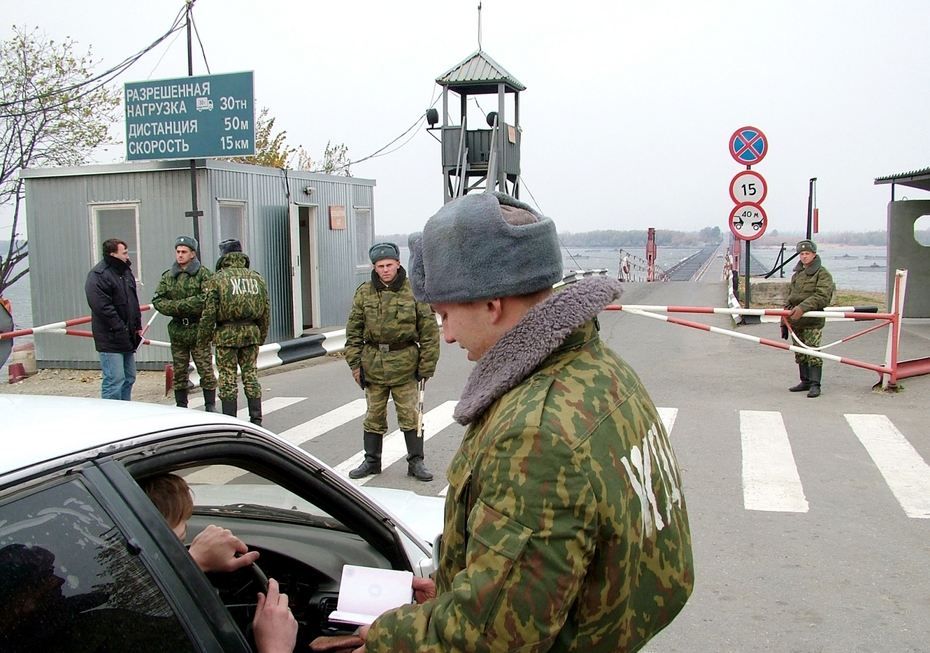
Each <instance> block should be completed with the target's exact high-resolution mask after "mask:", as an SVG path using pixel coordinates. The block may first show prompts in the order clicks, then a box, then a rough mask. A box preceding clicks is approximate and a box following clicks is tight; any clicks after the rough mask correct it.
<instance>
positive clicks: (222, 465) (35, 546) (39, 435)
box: [0, 395, 443, 653]
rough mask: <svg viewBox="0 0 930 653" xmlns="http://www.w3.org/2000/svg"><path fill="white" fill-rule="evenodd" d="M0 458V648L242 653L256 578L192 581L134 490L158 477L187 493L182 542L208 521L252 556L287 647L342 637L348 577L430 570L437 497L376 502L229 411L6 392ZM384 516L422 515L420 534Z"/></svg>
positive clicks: (175, 542)
mask: <svg viewBox="0 0 930 653" xmlns="http://www.w3.org/2000/svg"><path fill="white" fill-rule="evenodd" d="M0 451H2V452H3V454H2V456H0V611H2V612H0V614H4V615H6V617H4V618H3V619H0V624H2V625H0V650H2V651H14V650H17V651H18V650H29V651H32V650H35V651H40V650H41V651H57V650H78V649H80V650H84V649H85V648H86V649H87V650H94V651H110V650H121V651H122V650H132V651H149V650H152V651H241V652H242V653H246V652H247V651H249V650H250V649H249V643H248V641H249V640H248V630H249V624H250V622H251V619H252V613H253V609H254V606H255V602H256V594H257V592H258V591H259V586H260V577H261V575H260V573H259V572H256V571H255V570H254V569H252V568H250V567H247V568H245V569H242V570H239V571H237V572H234V573H231V574H211V575H210V577H209V578H207V576H205V575H204V574H203V573H201V572H200V570H199V568H198V567H197V566H196V565H195V564H194V562H193V560H192V558H191V557H190V556H189V555H188V554H187V552H186V550H185V548H184V546H183V545H182V543H181V541H180V540H179V539H178V538H177V536H176V535H175V534H174V532H173V531H172V529H171V527H170V526H169V525H168V523H167V522H166V521H165V520H164V518H163V517H162V516H161V514H160V513H159V512H158V511H157V509H156V508H155V506H154V505H153V504H152V503H151V501H149V499H148V497H147V496H146V495H145V493H144V492H143V491H142V490H141V488H140V487H139V485H138V484H137V480H142V479H144V478H146V477H149V476H152V475H154V474H161V473H164V472H174V473H177V474H179V475H181V476H184V477H185V478H186V480H187V481H188V483H189V484H190V486H191V488H192V490H193V494H194V501H195V512H194V516H193V517H192V518H191V520H190V521H189V522H188V529H187V538H188V540H190V539H192V538H193V537H194V535H196V534H197V533H198V532H200V531H201V530H202V529H203V528H205V527H206V526H207V525H208V524H216V525H218V526H222V527H224V528H229V529H230V530H232V532H233V533H234V534H235V535H237V536H238V537H239V538H241V539H242V540H243V541H244V542H245V543H246V544H247V545H248V547H249V549H250V550H252V549H256V550H258V551H259V552H260V557H259V560H258V567H260V569H261V571H263V572H264V574H265V575H266V576H268V577H272V578H275V579H277V580H278V582H279V583H280V585H281V591H283V592H285V593H287V595H288V598H289V600H290V604H291V608H292V611H293V613H294V616H295V617H296V618H297V621H298V623H299V632H298V643H297V648H296V649H295V650H307V644H308V643H309V642H310V641H312V640H313V639H314V638H316V637H317V636H319V635H323V634H338V633H344V632H347V631H346V628H347V627H346V626H342V625H339V624H337V623H331V622H330V621H329V620H328V615H329V613H330V612H332V611H333V610H334V609H335V607H336V599H337V596H338V593H339V581H340V578H341V574H342V568H343V566H344V565H346V564H354V565H363V566H369V567H379V568H384V569H396V570H405V571H411V572H413V573H414V574H416V575H420V576H425V575H428V574H429V573H431V572H432V571H433V569H434V563H433V556H432V550H433V544H434V542H435V538H436V536H438V535H439V533H440V532H441V528H442V503H443V500H442V499H439V498H433V497H423V496H419V495H416V494H414V493H412V492H406V491H401V490H381V491H380V492H378V493H377V494H378V497H379V500H375V499H374V498H373V497H372V495H373V494H375V492H368V491H367V490H366V491H363V490H362V489H360V488H359V487H356V486H355V485H353V484H352V483H350V482H349V481H348V480H346V479H345V478H344V477H342V476H340V475H339V474H338V473H336V472H335V471H333V470H332V469H331V468H330V467H328V466H327V465H325V464H324V463H322V462H321V461H319V460H317V459H316V458H314V457H313V456H311V455H310V454H308V453H307V452H305V451H303V450H301V449H298V448H297V447H294V446H293V445H291V444H290V443H288V442H286V441H285V440H283V439H282V438H279V437H278V436H276V435H274V434H272V433H270V432H268V431H266V430H264V429H262V428H260V427H256V426H254V425H252V424H249V423H246V422H243V421H240V420H238V419H235V418H232V417H227V416H225V415H221V414H217V413H206V412H200V411H193V410H184V409H178V408H174V407H168V406H160V405H154V404H145V403H133V402H122V401H106V400H100V399H76V398H67V397H49V396H43V397H38V396H36V397H31V396H23V395H0ZM392 507H393V508H397V512H398V513H399V512H406V513H407V514H409V515H414V516H416V523H417V526H416V530H415V529H414V528H413V527H410V526H407V525H405V523H404V522H403V521H402V520H401V517H399V516H398V514H397V513H395V512H394V511H392V510H391V508H392ZM417 531H419V532H417ZM22 606H26V607H25V608H23V607H22ZM98 641H99V642H100V644H99V647H98V646H97V645H94V646H91V645H89V644H88V642H98Z"/></svg>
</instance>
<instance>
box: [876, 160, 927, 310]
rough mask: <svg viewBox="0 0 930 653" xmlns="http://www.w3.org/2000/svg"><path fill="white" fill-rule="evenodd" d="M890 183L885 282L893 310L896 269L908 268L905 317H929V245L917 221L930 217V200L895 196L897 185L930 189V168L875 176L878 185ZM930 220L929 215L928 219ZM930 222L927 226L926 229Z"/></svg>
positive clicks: (924, 189)
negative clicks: (919, 233)
mask: <svg viewBox="0 0 930 653" xmlns="http://www.w3.org/2000/svg"><path fill="white" fill-rule="evenodd" d="M881 184H890V185H891V201H890V202H889V203H888V276H887V279H886V281H885V287H886V289H887V293H888V294H887V297H888V304H889V307H888V308H889V310H890V304H891V298H892V294H893V291H894V271H895V270H899V269H901V270H907V271H908V284H907V291H906V294H905V298H904V308H903V312H902V315H903V317H921V318H926V317H930V284H928V283H926V280H927V279H930V247H928V246H926V245H922V244H921V243H919V242H918V241H917V239H916V238H915V235H914V229H915V225H916V223H917V221H918V220H919V219H920V218H921V217H923V216H930V199H919V200H912V199H907V198H902V199H900V200H898V199H896V198H895V189H896V187H897V186H906V187H908V188H916V189H919V190H922V191H930V168H924V169H923V170H917V171H914V172H903V173H900V174H896V175H888V176H886V177H878V178H877V179H875V185H881ZM928 220H930V218H928ZM928 227H930V225H924V226H923V228H924V229H927V228H928Z"/></svg>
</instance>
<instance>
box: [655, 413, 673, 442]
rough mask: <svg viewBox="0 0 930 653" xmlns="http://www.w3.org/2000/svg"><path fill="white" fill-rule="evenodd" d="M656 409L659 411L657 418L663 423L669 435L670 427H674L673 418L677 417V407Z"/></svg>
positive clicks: (670, 433) (670, 432)
mask: <svg viewBox="0 0 930 653" xmlns="http://www.w3.org/2000/svg"><path fill="white" fill-rule="evenodd" d="M656 410H657V411H659V419H661V420H662V423H663V424H664V425H665V432H666V433H668V434H669V436H671V435H672V429H673V428H675V419H676V418H677V417H678V409H677V408H661V407H657V408H656Z"/></svg>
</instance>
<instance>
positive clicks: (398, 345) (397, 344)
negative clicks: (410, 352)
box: [365, 340, 417, 352]
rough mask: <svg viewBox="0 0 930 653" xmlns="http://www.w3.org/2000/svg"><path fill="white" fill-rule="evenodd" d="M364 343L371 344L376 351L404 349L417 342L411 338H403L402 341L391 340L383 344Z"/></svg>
mask: <svg viewBox="0 0 930 653" xmlns="http://www.w3.org/2000/svg"><path fill="white" fill-rule="evenodd" d="M365 344H366V345H371V346H372V347H374V348H375V349H377V350H378V351H382V352H383V351H399V350H401V349H406V348H407V347H416V346H417V343H416V342H414V341H413V340H405V341H404V342H392V343H391V344H385V343H383V342H380V343H379V342H366V343H365Z"/></svg>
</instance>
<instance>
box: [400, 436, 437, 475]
mask: <svg viewBox="0 0 930 653" xmlns="http://www.w3.org/2000/svg"><path fill="white" fill-rule="evenodd" d="M404 440H406V442H407V476H416V477H417V480H418V481H432V480H433V473H432V472H431V471H429V470H428V469H426V465H424V464H423V437H422V436H417V432H416V431H404Z"/></svg>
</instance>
